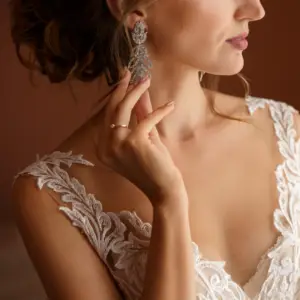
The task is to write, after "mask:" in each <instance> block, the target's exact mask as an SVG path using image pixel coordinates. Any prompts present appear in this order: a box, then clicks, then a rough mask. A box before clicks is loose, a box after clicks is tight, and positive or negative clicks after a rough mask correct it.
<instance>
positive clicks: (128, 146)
mask: <svg viewBox="0 0 300 300" xmlns="http://www.w3.org/2000/svg"><path fill="white" fill-rule="evenodd" d="M129 81H130V72H129V71H127V72H126V75H125V76H124V78H123V79H122V80H121V82H120V83H119V85H118V86H117V88H116V89H115V91H114V92H113V93H112V94H111V96H110V99H109V101H108V104H107V106H106V108H105V112H104V125H105V129H104V133H103V134H104V138H105V141H106V143H105V146H104V147H101V150H99V151H101V153H98V156H99V158H100V160H101V162H102V163H104V164H105V165H106V166H108V167H110V168H111V169H113V170H114V171H116V172H117V173H119V174H120V175H122V176H124V177H125V178H127V179H128V180H130V181H131V182H132V183H133V184H134V185H136V186H137V187H138V188H139V189H140V190H141V191H143V192H144V193H145V195H146V196H147V197H148V198H149V200H150V201H151V203H152V205H153V206H156V205H161V204H162V203H160V201H163V200H162V199H170V198H172V197H170V196H171V195H176V192H177V191H178V193H180V195H183V194H185V193H182V192H184V191H185V188H184V183H183V180H182V176H181V173H180V171H179V169H178V168H177V167H176V166H175V164H174V162H173V160H172V158H171V155H170V153H169V151H168V149H167V148H166V147H165V145H164V144H163V143H162V141H161V139H160V137H159V134H158V132H157V129H156V127H155V126H156V125H157V124H158V123H159V122H160V121H161V120H162V119H163V118H164V117H165V116H167V115H168V114H170V113H171V112H172V111H173V109H174V103H168V104H166V105H163V106H161V107H159V108H158V109H156V110H155V111H153V110H152V106H151V101H150V97H149V92H148V88H149V86H150V79H147V80H146V81H144V82H142V83H139V84H137V85H136V86H133V87H132V86H129ZM133 113H135V114H136V118H137V121H138V122H137V125H136V126H135V127H134V128H123V127H116V128H111V127H110V125H111V124H112V123H113V124H116V125H121V124H122V125H123V124H124V125H127V126H128V124H129V122H130V120H131V117H132V114H133ZM177 198H178V197H177Z"/></svg>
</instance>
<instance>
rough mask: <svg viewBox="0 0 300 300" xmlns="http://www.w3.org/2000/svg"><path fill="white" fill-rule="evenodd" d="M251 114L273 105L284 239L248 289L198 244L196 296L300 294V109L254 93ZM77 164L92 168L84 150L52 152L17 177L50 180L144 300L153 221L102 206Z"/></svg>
mask: <svg viewBox="0 0 300 300" xmlns="http://www.w3.org/2000/svg"><path fill="white" fill-rule="evenodd" d="M246 104H247V106H248V109H249V113H250V114H253V113H254V112H255V111H256V110H257V109H264V108H265V107H266V106H267V107H268V108H269V111H270V114H271V117H272V119H273V121H274V129H275V133H276V136H277V137H278V147H279V151H280V153H281V155H282V157H283V159H284V161H283V163H282V164H280V165H279V166H278V167H277V169H276V171H275V175H276V180H277V190H278V195H279V199H278V201H279V208H278V209H276V210H275V212H274V226H275V227H276V229H277V230H278V231H279V233H280V234H281V236H280V238H279V239H278V241H277V243H276V244H275V245H274V247H272V249H270V251H268V253H266V255H265V256H264V258H263V259H262V261H261V263H260V264H259V266H258V268H257V273H256V274H255V275H254V276H253V277H252V278H251V280H250V281H249V282H248V283H247V285H246V286H245V287H243V288H241V287H240V286H239V285H238V284H236V283H235V282H234V281H233V280H232V279H231V277H230V275H229V274H228V273H226V271H225V268H224V266H225V262H223V261H209V260H206V259H204V258H203V257H202V255H201V253H200V251H199V248H198V246H197V244H196V243H194V242H193V243H192V247H193V253H194V267H195V280H196V288H197V296H196V300H215V299H221V300H249V299H250V297H249V296H248V295H247V294H246V292H245V290H246V287H247V289H249V288H250V289H251V288H252V289H255V296H254V297H252V299H255V300H271V299H272V300H283V299H284V300H296V299H298V298H296V297H297V296H296V295H298V292H299V287H300V284H299V278H300V268H299V267H300V247H299V246H300V235H299V234H300V232H299V230H300V228H299V225H300V218H299V211H300V199H299V197H300V141H298V140H296V130H295V128H294V114H295V113H296V112H297V111H296V110H295V109H294V108H293V107H291V106H289V105H288V104H286V103H283V102H276V101H273V100H269V99H263V98H254V97H248V98H247V99H246ZM73 164H80V165H85V166H88V167H93V164H92V163H91V162H89V161H87V160H85V159H84V158H83V157H82V155H74V154H72V152H67V153H62V152H58V151H56V152H53V153H52V154H50V155H46V156H44V157H42V158H38V159H37V161H36V162H35V163H33V164H32V165H30V166H28V167H27V168H26V169H24V170H23V171H22V172H20V173H19V174H18V175H17V176H21V175H25V174H28V175H31V176H34V177H36V178H37V187H38V188H39V189H42V188H43V187H44V186H46V187H48V188H49V189H51V190H53V191H54V192H56V193H58V194H59V195H60V197H61V200H62V202H63V203H65V204H66V205H63V206H60V208H59V209H60V210H61V211H62V212H63V213H64V214H65V215H66V216H67V217H68V218H69V219H70V220H71V222H72V224H73V225H74V226H76V227H78V228H80V230H81V231H82V232H83V233H84V234H85V236H86V237H87V239H88V241H89V242H90V244H91V245H92V247H93V248H94V249H95V251H96V252H97V254H98V255H99V258H100V259H101V260H103V262H104V263H105V264H106V266H107V267H108V270H109V271H110V273H111V275H112V276H113V278H114V279H115V281H116V282H117V284H118V285H119V287H120V289H121V291H122V292H123V293H124V297H125V298H126V299H130V300H133V299H139V298H140V295H141V292H142V289H143V285H144V277H145V267H146V262H147V249H148V247H149V243H150V237H151V229H152V227H151V224H150V223H145V222H143V221H142V220H141V219H140V218H139V216H138V215H137V214H136V213H135V212H134V211H125V210H124V211H121V212H119V213H114V212H105V211H103V208H102V204H101V202H100V201H99V200H98V199H96V198H95V196H94V195H93V194H89V193H87V191H86V189H85V187H84V186H83V185H82V184H81V183H80V182H79V181H78V180H77V179H76V178H73V177H70V176H69V174H68V172H67V171H66V170H64V169H62V168H61V166H65V167H71V166H72V165H73ZM261 272H265V273H266V276H265V277H264V278H263V279H262V280H261V282H260V284H259V288H258V287H255V286H253V287H252V286H251V285H253V283H254V281H255V280H254V279H256V278H257V276H258V275H259V274H260V273H261Z"/></svg>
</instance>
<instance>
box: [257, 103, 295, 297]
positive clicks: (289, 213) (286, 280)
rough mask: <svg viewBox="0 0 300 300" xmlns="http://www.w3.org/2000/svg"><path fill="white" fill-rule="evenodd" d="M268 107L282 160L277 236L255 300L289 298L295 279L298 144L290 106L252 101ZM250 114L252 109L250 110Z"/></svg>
mask: <svg viewBox="0 0 300 300" xmlns="http://www.w3.org/2000/svg"><path fill="white" fill-rule="evenodd" d="M266 104H268V106H269V109H270V114H271V117H272V119H273V121H274V129H275V133H276V136H277V138H278V148H279V151H280V153H281V155H282V157H283V158H284V161H283V163H282V164H279V165H278V167H277V168H276V171H275V174H276V180H277V189H278V194H279V198H278V204H279V208H278V209H276V210H275V211H274V226H275V228H276V229H277V230H278V231H279V232H280V233H281V235H282V237H281V238H279V239H278V241H277V243H276V245H275V246H274V247H273V248H272V249H271V250H270V251H269V252H268V253H267V256H268V258H269V259H270V267H269V271H268V277H267V278H266V280H265V281H264V283H263V286H262V288H261V292H260V293H259V295H258V297H257V299H259V300H267V299H270V300H271V299H285V300H288V299H291V300H292V299H293V297H294V293H295V288H296V284H297V281H298V279H299V246H300V243H299V228H298V227H299V223H298V219H299V205H300V201H299V197H300V193H299V192H300V189H299V187H300V186H299V184H300V172H299V171H300V165H299V158H300V151H299V144H300V141H299V140H298V141H297V142H296V130H295V129H294V114H295V113H296V112H297V111H296V110H295V109H294V108H293V107H291V106H289V105H287V104H286V103H283V102H275V101H273V100H266V99H253V107H264V106H265V105H266ZM252 111H254V109H253V108H252Z"/></svg>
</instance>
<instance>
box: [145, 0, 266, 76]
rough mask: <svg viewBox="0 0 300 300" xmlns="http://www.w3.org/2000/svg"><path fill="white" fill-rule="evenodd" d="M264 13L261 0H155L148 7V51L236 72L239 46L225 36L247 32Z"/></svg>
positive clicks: (222, 72)
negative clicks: (230, 42) (250, 25)
mask: <svg viewBox="0 0 300 300" xmlns="http://www.w3.org/2000/svg"><path fill="white" fill-rule="evenodd" d="M264 15H265V11H264V8H263V7H262V4H261V0H157V1H156V2H154V3H153V4H152V5H151V6H150V7H149V8H148V9H147V18H146V24H147V26H148V47H149V50H150V55H151V56H152V57H153V59H155V60H158V61H160V60H161V61H164V62H165V61H169V62H170V63H180V64H183V65H187V66H190V67H192V68H195V69H197V70H202V71H205V72H207V73H211V74H216V75H233V74H236V73H238V72H239V71H240V70H241V69H242V68H243V65H244V60H243V56H242V50H238V49H236V48H234V47H233V46H232V45H231V44H229V43H228V42H226V40H228V39H230V38H232V37H235V36H237V35H239V34H241V33H245V32H249V22H251V21H256V20H260V19H262V18H263V17H264Z"/></svg>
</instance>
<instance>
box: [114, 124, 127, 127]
mask: <svg viewBox="0 0 300 300" xmlns="http://www.w3.org/2000/svg"><path fill="white" fill-rule="evenodd" d="M118 127H121V128H128V126H127V125H122V124H121V125H116V124H111V125H110V128H118Z"/></svg>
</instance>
